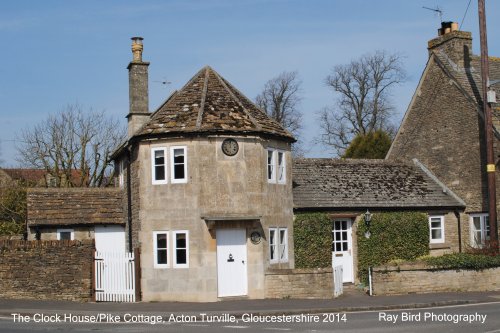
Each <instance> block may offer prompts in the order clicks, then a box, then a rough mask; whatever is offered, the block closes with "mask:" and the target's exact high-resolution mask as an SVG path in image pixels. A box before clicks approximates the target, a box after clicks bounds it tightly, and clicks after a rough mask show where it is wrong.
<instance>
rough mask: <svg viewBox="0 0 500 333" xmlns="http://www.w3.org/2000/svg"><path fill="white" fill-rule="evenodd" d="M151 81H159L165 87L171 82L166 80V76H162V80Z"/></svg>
mask: <svg viewBox="0 0 500 333" xmlns="http://www.w3.org/2000/svg"><path fill="white" fill-rule="evenodd" d="M153 82H156V83H161V84H162V85H164V86H165V87H166V86H167V85H169V84H172V82H170V81H168V80H167V78H166V77H163V80H161V81H153Z"/></svg>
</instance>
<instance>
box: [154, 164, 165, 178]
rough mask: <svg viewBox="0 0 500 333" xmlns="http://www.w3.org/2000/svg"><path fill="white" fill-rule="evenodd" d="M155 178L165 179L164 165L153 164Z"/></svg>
mask: <svg viewBox="0 0 500 333" xmlns="http://www.w3.org/2000/svg"><path fill="white" fill-rule="evenodd" d="M155 180H165V166H163V165H157V166H155Z"/></svg>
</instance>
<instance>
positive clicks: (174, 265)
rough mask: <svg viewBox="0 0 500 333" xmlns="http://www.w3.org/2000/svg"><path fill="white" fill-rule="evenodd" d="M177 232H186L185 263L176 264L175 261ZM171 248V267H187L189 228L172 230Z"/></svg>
mask: <svg viewBox="0 0 500 333" xmlns="http://www.w3.org/2000/svg"><path fill="white" fill-rule="evenodd" d="M177 234H186V263H185V264H178V263H177V244H176V239H177V237H176V236H177ZM172 244H173V245H172V248H173V257H174V260H173V267H174V268H189V230H175V231H173V232H172Z"/></svg>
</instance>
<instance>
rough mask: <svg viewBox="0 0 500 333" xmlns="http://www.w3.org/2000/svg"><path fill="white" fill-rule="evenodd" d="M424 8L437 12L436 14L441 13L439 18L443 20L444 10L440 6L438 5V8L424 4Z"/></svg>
mask: <svg viewBox="0 0 500 333" xmlns="http://www.w3.org/2000/svg"><path fill="white" fill-rule="evenodd" d="M422 8H423V9H427V10H431V11H433V12H435V13H436V14H438V15H439V20H440V21H441V22H443V10H442V9H441V8H439V7H438V6H436V8H430V7H425V6H422Z"/></svg>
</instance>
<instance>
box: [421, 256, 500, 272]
mask: <svg viewBox="0 0 500 333" xmlns="http://www.w3.org/2000/svg"><path fill="white" fill-rule="evenodd" d="M423 261H424V262H425V263H427V264H428V265H430V266H434V267H436V268H440V269H472V270H482V269H486V268H494V267H500V255H496V256H491V255H485V254H472V253H452V254H445V255H443V256H439V257H427V258H424V259H423Z"/></svg>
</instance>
